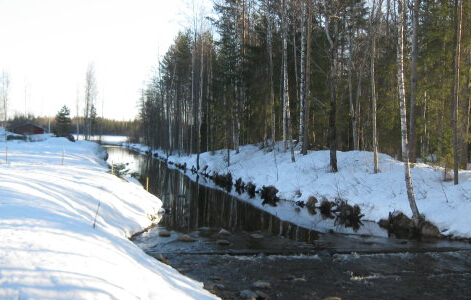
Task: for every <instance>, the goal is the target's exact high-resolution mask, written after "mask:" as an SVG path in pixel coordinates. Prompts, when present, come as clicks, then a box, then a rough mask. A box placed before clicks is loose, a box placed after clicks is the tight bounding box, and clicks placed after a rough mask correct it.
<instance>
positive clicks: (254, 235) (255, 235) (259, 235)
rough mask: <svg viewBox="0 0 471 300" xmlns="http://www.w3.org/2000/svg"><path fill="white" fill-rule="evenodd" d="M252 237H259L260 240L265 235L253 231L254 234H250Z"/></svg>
mask: <svg viewBox="0 0 471 300" xmlns="http://www.w3.org/2000/svg"><path fill="white" fill-rule="evenodd" d="M250 237H251V238H253V239H258V240H259V239H263V238H264V236H263V235H261V234H260V233H252V234H251V235H250Z"/></svg>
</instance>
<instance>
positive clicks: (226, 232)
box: [219, 228, 231, 235]
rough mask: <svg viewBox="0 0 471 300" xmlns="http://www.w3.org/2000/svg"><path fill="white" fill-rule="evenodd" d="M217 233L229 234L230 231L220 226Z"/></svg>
mask: <svg viewBox="0 0 471 300" xmlns="http://www.w3.org/2000/svg"><path fill="white" fill-rule="evenodd" d="M219 235H231V233H230V232H229V231H227V230H226V229H224V228H222V229H221V230H219Z"/></svg>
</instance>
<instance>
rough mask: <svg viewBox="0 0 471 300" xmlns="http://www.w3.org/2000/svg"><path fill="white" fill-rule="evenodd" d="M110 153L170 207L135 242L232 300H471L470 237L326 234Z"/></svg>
mask: <svg viewBox="0 0 471 300" xmlns="http://www.w3.org/2000/svg"><path fill="white" fill-rule="evenodd" d="M107 150H108V153H109V159H108V161H109V162H110V163H111V162H113V163H124V164H125V165H126V166H127V168H128V169H129V171H130V172H134V173H136V174H138V175H139V176H140V178H141V182H142V183H143V184H144V185H145V184H146V178H149V192H151V193H153V194H155V195H156V196H158V197H159V198H160V199H162V201H163V207H164V208H165V209H166V214H165V215H164V216H163V218H162V220H161V222H160V223H159V225H158V226H156V227H154V228H152V229H150V230H149V231H147V232H144V233H142V234H140V235H138V236H136V237H134V238H133V241H134V242H135V243H136V244H137V245H138V246H139V247H140V248H141V249H142V250H143V251H145V252H146V253H147V254H149V255H151V256H153V257H155V258H157V259H159V260H161V261H163V262H165V263H167V264H169V265H171V266H172V267H174V268H176V269H177V270H179V271H180V272H181V273H183V274H185V275H187V276H189V277H192V278H194V279H196V280H198V281H201V282H203V283H204V284H205V288H207V289H208V290H210V291H211V292H213V293H215V294H217V295H218V296H220V297H221V298H223V299H250V297H253V298H254V299H279V300H281V299H286V300H288V299H297V300H301V299H324V298H326V297H333V296H336V297H339V298H340V299H427V300H430V299H471V287H470V284H469V283H470V282H471V245H470V244H469V243H460V242H450V241H444V240H438V241H437V240H426V241H416V240H403V239H395V238H385V237H378V236H366V235H344V234H335V233H319V232H317V231H316V230H315V229H312V228H311V229H306V228H302V227H299V226H296V225H295V224H290V223H287V222H283V221H281V220H279V219H278V218H277V217H275V216H272V215H270V214H268V213H266V212H264V211H261V210H259V209H258V208H255V207H254V206H252V205H251V204H250V203H249V202H246V201H241V200H239V199H237V198H236V197H233V196H231V195H229V194H228V193H226V192H225V191H223V190H221V189H218V188H216V187H214V186H212V187H211V183H207V182H205V183H204V184H198V182H197V181H200V180H201V181H202V180H203V179H200V178H197V177H193V180H190V178H189V177H187V176H185V175H184V174H183V173H181V172H180V171H178V170H175V169H170V168H168V167H167V166H166V165H165V164H164V163H162V162H160V161H159V160H157V159H152V158H150V157H147V156H143V155H140V154H138V153H135V152H133V151H130V150H127V149H123V148H120V147H116V146H107ZM378 230H379V229H378ZM168 235H169V236H168ZM257 297H258V298H257Z"/></svg>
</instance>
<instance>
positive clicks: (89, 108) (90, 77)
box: [83, 64, 97, 140]
mask: <svg viewBox="0 0 471 300" xmlns="http://www.w3.org/2000/svg"><path fill="white" fill-rule="evenodd" d="M96 96H97V85H96V79H95V68H94V66H93V64H89V65H88V68H87V73H86V75H85V98H84V102H85V107H84V114H83V119H84V126H85V129H84V134H85V139H87V140H88V139H89V138H90V136H91V134H92V121H93V120H92V113H93V109H94V105H95V100H96Z"/></svg>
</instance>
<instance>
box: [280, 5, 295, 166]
mask: <svg viewBox="0 0 471 300" xmlns="http://www.w3.org/2000/svg"><path fill="white" fill-rule="evenodd" d="M282 19H283V20H282V26H283V121H284V122H283V123H284V126H283V127H284V131H283V135H284V149H285V151H286V148H287V142H289V147H290V149H291V161H292V162H294V161H295V159H294V149H293V138H292V131H291V117H290V105H289V90H288V41H287V39H288V38H287V36H288V29H287V27H288V24H287V21H286V1H285V0H283V17H282Z"/></svg>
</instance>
